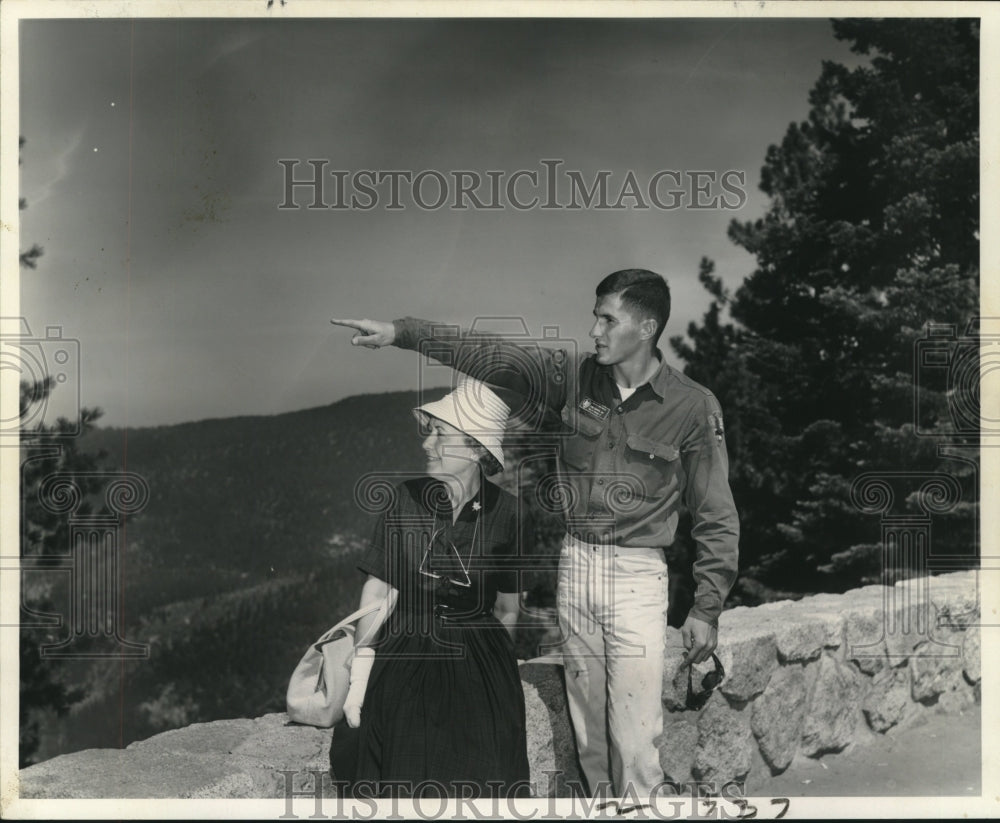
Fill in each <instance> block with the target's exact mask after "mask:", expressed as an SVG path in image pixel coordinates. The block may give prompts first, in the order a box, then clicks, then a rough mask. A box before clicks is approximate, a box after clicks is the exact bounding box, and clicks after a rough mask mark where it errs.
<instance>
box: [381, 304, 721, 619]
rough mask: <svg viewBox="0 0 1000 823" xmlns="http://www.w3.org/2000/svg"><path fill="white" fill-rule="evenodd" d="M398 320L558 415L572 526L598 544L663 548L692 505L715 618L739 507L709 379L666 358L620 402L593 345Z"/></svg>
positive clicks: (699, 613)
mask: <svg viewBox="0 0 1000 823" xmlns="http://www.w3.org/2000/svg"><path fill="white" fill-rule="evenodd" d="M394 325H395V330H396V339H395V345H396V346H399V347H400V348H406V349H415V350H418V351H421V352H422V353H424V354H426V355H428V356H430V357H433V358H435V359H436V360H439V361H441V362H443V363H445V364H446V365H449V366H451V367H453V368H455V369H457V370H459V371H462V372H465V373H467V374H470V375H472V376H473V377H476V378H477V379H479V380H483V381H484V382H486V383H489V384H490V385H492V386H496V387H498V388H499V389H501V390H504V391H507V392H513V393H514V395H515V396H516V397H519V398H521V402H518V400H513V401H508V405H510V406H512V408H514V409H515V410H517V409H518V408H524V409H527V410H528V411H529V413H530V412H531V410H534V409H537V410H539V413H540V414H542V415H544V416H547V417H548V418H549V419H550V420H552V419H554V418H555V417H556V416H558V420H559V422H560V423H561V430H562V436H561V438H560V440H561V448H560V449H559V460H558V463H559V469H560V480H561V482H562V483H563V484H564V487H563V489H562V490H561V499H562V500H563V501H564V504H565V505H564V509H565V515H566V524H567V530H568V531H569V532H570V533H571V534H573V535H575V536H576V537H578V538H580V539H581V540H584V541H587V542H591V543H608V544H615V545H620V546H629V547H666V546H669V545H671V544H672V543H673V542H674V537H675V534H676V531H677V522H678V518H679V514H680V508H681V504H682V503H683V504H684V505H686V506H687V508H688V510H689V511H690V513H691V518H692V529H691V532H692V537H693V538H694V541H695V544H696V557H695V561H694V569H693V571H694V579H695V583H696V587H697V588H696V591H695V600H694V605H693V607H692V608H691V612H690V614H691V615H692V616H694V617H697V618H699V619H700V620H704V621H705V622H707V623H710V624H712V625H717V624H718V618H719V614H720V613H721V612H722V606H723V603H724V601H725V598H726V595H727V594H728V593H729V589H730V588H731V587H732V585H733V582H734V581H735V579H736V573H737V561H738V555H739V549H738V545H739V517H738V515H737V513H736V506H735V504H734V502H733V496H732V492H731V490H730V488H729V480H728V473H729V461H728V456H727V453H726V443H725V433H724V430H723V422H722V411H721V409H720V407H719V404H718V401H717V400H716V399H715V397H714V395H713V394H712V393H711V392H710V391H709V390H708V389H706V388H704V387H703V386H701V385H699V384H698V383H695V382H694V381H693V380H691V379H689V378H687V377H685V376H684V375H683V374H682V373H680V372H679V371H677V370H676V369H673V368H671V367H670V366H669V365H667V364H666V363H665V362H663V358H662V356H661V357H660V367H659V369H658V370H657V371H656V373H655V374H654V375H653V377H652V378H651V379H650V380H649V381H648V382H647V383H644V384H643V385H641V386H639V387H638V388H637V389H636V391H635V392H634V393H633V394H632V395H631V396H630V397H629V398H628V399H627V400H622V399H621V397H620V394H619V392H618V387H617V385H616V384H615V381H614V378H613V376H612V372H611V368H610V367H608V366H602V365H600V364H598V363H597V361H596V360H595V358H594V355H593V354H587V355H582V356H580V355H574V354H572V353H570V352H567V351H566V350H565V349H546V348H543V347H540V346H536V345H531V344H522V343H515V342H513V341H511V340H507V339H504V338H501V337H496V336H493V335H480V334H469V333H467V332H463V331H461V330H459V329H457V328H456V327H455V326H448V325H443V324H437V323H431V322H428V321H425V320H417V319H414V318H405V319H403V320H396V321H394ZM657 355H659V352H657ZM508 397H509V395H508ZM505 399H506V398H505Z"/></svg>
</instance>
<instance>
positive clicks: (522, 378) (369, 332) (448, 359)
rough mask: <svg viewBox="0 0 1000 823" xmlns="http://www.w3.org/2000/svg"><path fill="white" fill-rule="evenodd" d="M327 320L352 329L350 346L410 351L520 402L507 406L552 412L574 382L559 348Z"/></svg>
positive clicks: (437, 327) (404, 324)
mask: <svg viewBox="0 0 1000 823" xmlns="http://www.w3.org/2000/svg"><path fill="white" fill-rule="evenodd" d="M330 322H331V323H333V324H334V325H338V326H344V327H346V328H350V329H354V330H355V332H356V333H355V335H354V336H353V337H352V338H351V345H354V346H364V347H365V348H370V349H378V348H382V347H384V346H397V347H398V348H403V349H412V350H414V351H418V352H420V353H421V354H425V355H427V356H429V357H432V358H434V359H435V360H438V361H439V362H442V363H444V364H445V365H448V366H451V367H452V368H454V369H456V370H458V371H460V372H464V373H465V374H469V375H470V376H472V377H475V378H476V379H479V380H482V381H483V382H485V383H488V384H490V385H492V386H494V387H498V388H500V389H506V390H508V391H512V392H515V393H516V394H517V395H518V398H519V400H518V402H517V403H513V404H510V405H511V406H512V408H514V407H518V408H534V407H536V406H538V405H542V406H545V407H547V408H548V409H550V410H552V411H557V410H558V409H560V408H562V406H563V404H564V403H565V402H566V398H567V396H568V395H567V392H568V391H569V388H570V385H572V384H573V383H574V382H575V381H574V378H575V368H576V361H575V359H574V358H571V357H570V356H569V355H568V354H567V353H566V351H565V350H562V349H543V348H541V347H539V346H533V345H523V344H519V343H514V342H512V341H510V340H507V339H505V338H503V337H500V336H499V335H487V334H480V333H478V332H477V333H472V332H468V331H465V330H462V329H459V328H458V327H457V326H454V325H449V324H445V323H434V322H431V321H428V320H418V319H416V318H412V317H407V318H404V319H401V320H394V321H392V322H387V321H382V320H349V319H341V318H335V319H332V320H331V321H330Z"/></svg>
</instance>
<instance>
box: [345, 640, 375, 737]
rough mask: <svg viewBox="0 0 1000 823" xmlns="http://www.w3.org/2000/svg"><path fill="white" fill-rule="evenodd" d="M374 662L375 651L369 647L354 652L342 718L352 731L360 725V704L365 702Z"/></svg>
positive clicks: (359, 648) (361, 647)
mask: <svg viewBox="0 0 1000 823" xmlns="http://www.w3.org/2000/svg"><path fill="white" fill-rule="evenodd" d="M374 662H375V649H373V648H372V647H371V646H360V647H358V648H357V649H355V650H354V660H353V661H351V679H350V686H349V687H348V689H347V699H346V700H344V717H345V718H346V719H347V725H348V726H350V727H351V728H352V729H356V728H357V727H358V726H360V725H361V704H362V703H364V702H365V690H366V689H367V688H368V676H369V675H370V674H371V673H372V664H373V663H374Z"/></svg>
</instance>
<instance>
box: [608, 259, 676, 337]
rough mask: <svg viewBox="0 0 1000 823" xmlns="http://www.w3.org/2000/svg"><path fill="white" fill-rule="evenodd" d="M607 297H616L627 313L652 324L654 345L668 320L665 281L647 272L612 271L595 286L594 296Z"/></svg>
mask: <svg viewBox="0 0 1000 823" xmlns="http://www.w3.org/2000/svg"><path fill="white" fill-rule="evenodd" d="M608 294H617V295H620V296H621V301H622V303H623V304H624V305H625V307H626V308H628V309H629V310H630V311H633V312H635V313H636V314H638V315H639V316H640V317H643V318H646V317H652V318H653V319H654V320H655V321H656V334H655V335H653V345H654V346H655V345H656V343H657V341H658V340H659V339H660V335H661V334H663V329H664V328H666V325H667V320H669V319H670V287H669V286H668V285H667V281H666V280H664V279H663V278H662V277H660V275H658V274H657V273H656V272H653V271H649V270H648V269H622V270H621V271H616V272H612V273H611V274H609V275H608V276H607V277H605V278H604V279H603V280H602V281H601V282H600V283H598V284H597V296H598V297H604V296H605V295H608Z"/></svg>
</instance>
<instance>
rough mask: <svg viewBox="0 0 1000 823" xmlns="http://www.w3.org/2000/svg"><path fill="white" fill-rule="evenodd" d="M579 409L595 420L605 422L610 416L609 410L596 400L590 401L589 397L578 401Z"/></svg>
mask: <svg viewBox="0 0 1000 823" xmlns="http://www.w3.org/2000/svg"><path fill="white" fill-rule="evenodd" d="M579 409H580V411H582V412H583V413H584V414H586V415H588V416H590V417H593V418H594V419H595V420H607V419H608V415H609V414H611V409H609V408H608V407H607V406H602V405H601V404H600V403H598V402H597V401H596V400H591V399H590V398H589V397H585V398H584V399H583V400H581V401H580V406H579Z"/></svg>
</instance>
